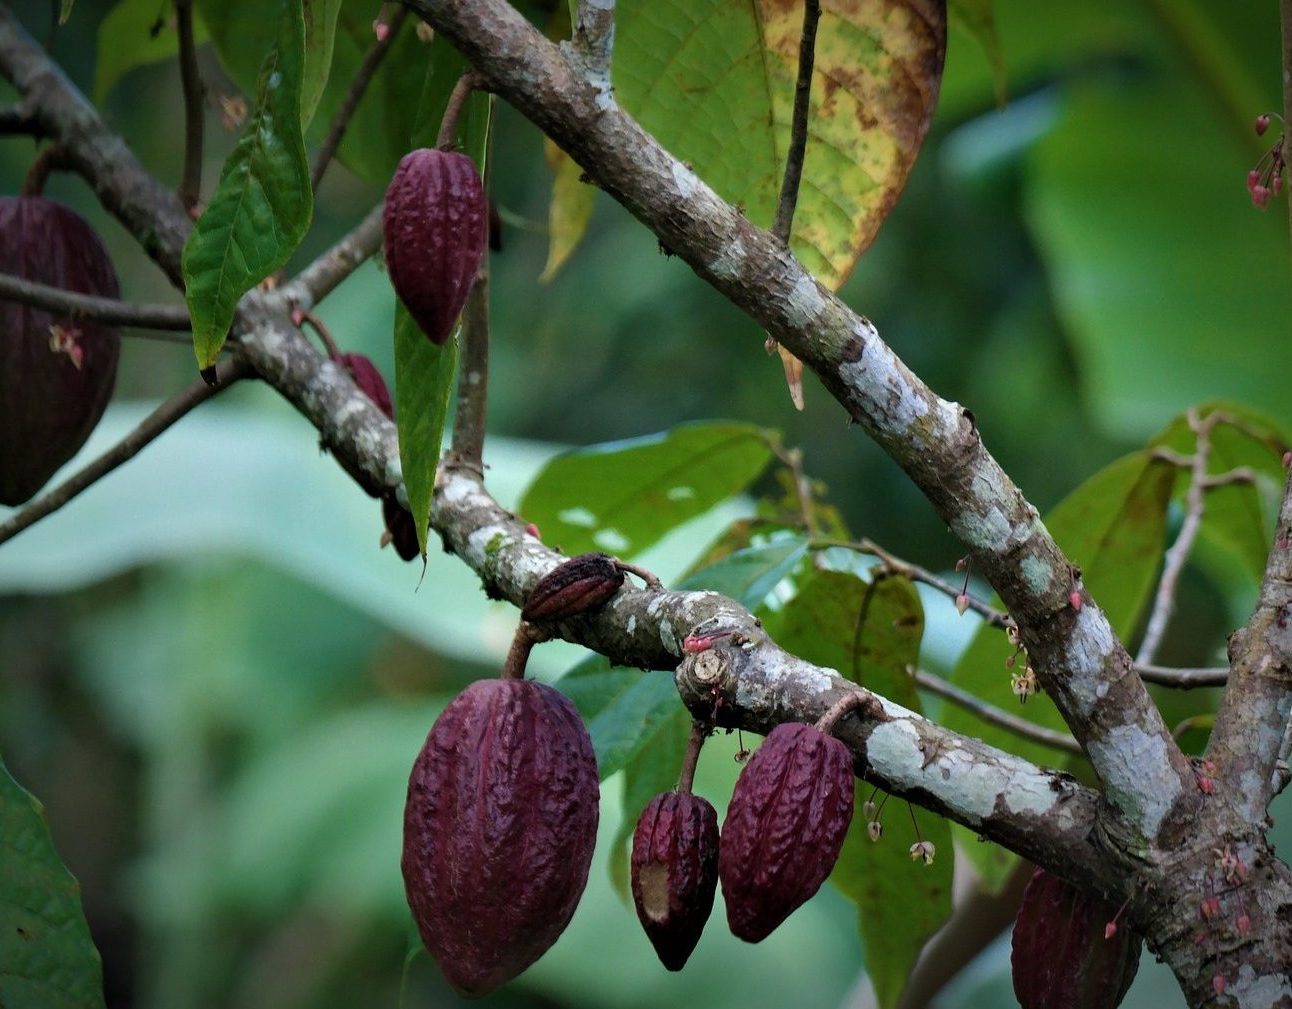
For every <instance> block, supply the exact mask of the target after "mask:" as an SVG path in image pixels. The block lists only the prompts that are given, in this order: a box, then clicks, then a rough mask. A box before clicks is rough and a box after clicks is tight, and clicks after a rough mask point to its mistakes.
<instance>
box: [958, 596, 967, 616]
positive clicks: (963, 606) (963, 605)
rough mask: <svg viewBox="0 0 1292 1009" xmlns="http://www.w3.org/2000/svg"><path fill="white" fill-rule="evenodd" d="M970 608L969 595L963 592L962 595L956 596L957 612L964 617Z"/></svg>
mask: <svg viewBox="0 0 1292 1009" xmlns="http://www.w3.org/2000/svg"><path fill="white" fill-rule="evenodd" d="M968 608H969V596H968V595H966V594H965V593H963V592H961V593H960V595H958V596H956V612H957V613H959V614H960V615H961V616H962V617H963V616H964V615H965V610H967V609H968Z"/></svg>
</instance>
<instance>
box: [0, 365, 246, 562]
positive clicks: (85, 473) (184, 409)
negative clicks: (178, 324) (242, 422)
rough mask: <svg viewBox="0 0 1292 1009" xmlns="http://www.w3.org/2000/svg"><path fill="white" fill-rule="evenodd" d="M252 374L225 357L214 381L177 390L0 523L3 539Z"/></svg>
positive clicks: (65, 501)
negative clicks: (111, 443) (106, 446)
mask: <svg viewBox="0 0 1292 1009" xmlns="http://www.w3.org/2000/svg"><path fill="white" fill-rule="evenodd" d="M250 374H252V368H251V365H250V363H248V362H247V360H246V359H245V358H243V357H242V356H241V355H233V356H230V357H226V358H224V359H223V360H222V361H220V362H219V363H218V364H217V365H216V366H215V375H216V384H215V385H213V386H212V385H207V383H206V382H205V381H202V380H198V381H197V382H194V383H193V384H192V385H190V386H189V387H188V388H186V389H184V390H182V391H180V392H178V393H176V394H175V395H174V396H172V397H171V398H170V399H168V400H166V402H164V403H162V404H161V406H159V407H157V409H156V410H154V411H153V412H152V413H150V414H149V415H148V416H147V417H145V418H144V419H143V420H142V421H141V422H140V423H139V426H138V427H136V428H135V429H134V430H133V431H131V432H130V433H129V434H127V435H126V436H125V437H124V438H122V439H121V441H119V442H117V444H116V445H114V446H112V448H110V449H108V451H106V452H105V453H103V455H101V456H99V457H98V458H97V459H95V460H94V461H93V462H91V463H90V464H89V465H87V466H86V467H85V468H84V469H81V470H79V471H78V472H76V473H74V474H73V475H72V476H70V477H68V478H67V480H65V481H64V482H63V483H61V484H59V485H58V486H57V487H55V488H54V489H53V490H51V491H49V492H48V493H47V494H43V495H41V496H40V497H38V498H37V499H36V500H35V501H33V502H31V503H30V504H29V505H27V506H26V507H25V508H23V510H22V511H20V512H18V513H17V514H16V515H14V516H12V517H11V518H9V519H8V520H7V521H5V522H3V523H0V543H5V542H7V541H8V540H11V539H13V538H14V537H15V536H17V535H18V534H19V533H20V532H22V531H23V530H24V529H27V528H30V527H31V526H33V525H35V524H36V523H37V522H39V521H40V520H41V519H43V518H45V517H46V516H47V515H52V514H53V513H54V512H56V511H58V509H60V508H62V507H63V505H65V504H67V503H68V502H69V501H71V500H72V499H73V498H75V497H76V496H77V495H79V494H80V493H81V492H82V491H84V490H86V489H87V488H89V487H90V486H92V485H93V484H95V483H97V482H98V481H99V480H101V479H103V477H105V476H107V475H108V474H109V473H111V472H112V471H113V470H114V469H116V468H117V467H118V466H120V465H121V464H122V463H125V462H128V461H129V460H131V459H133V458H134V457H135V456H136V455H138V454H139V453H140V452H141V451H142V450H143V449H144V447H145V446H147V445H148V444H150V443H151V442H153V441H154V440H156V439H157V437H158V436H159V435H161V433H162V432H163V431H165V430H166V429H167V428H169V427H171V425H173V424H174V423H175V422H176V421H178V420H179V419H180V418H181V417H183V416H184V415H185V414H186V413H188V412H189V411H190V410H192V409H193V408H194V407H196V406H198V405H199V404H201V403H205V402H206V401H207V400H208V399H210V398H211V397H212V396H214V395H216V394H217V393H219V392H221V391H222V390H224V389H227V388H228V387H229V386H231V385H233V384H234V383H236V382H237V381H238V380H239V379H242V378H246V377H247V376H248V375H250Z"/></svg>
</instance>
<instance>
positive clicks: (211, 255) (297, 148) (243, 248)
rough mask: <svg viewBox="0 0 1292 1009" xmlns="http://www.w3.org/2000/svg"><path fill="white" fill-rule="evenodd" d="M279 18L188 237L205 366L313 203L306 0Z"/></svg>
mask: <svg viewBox="0 0 1292 1009" xmlns="http://www.w3.org/2000/svg"><path fill="white" fill-rule="evenodd" d="M277 26H278V37H277V40H276V41H275V43H274V47H273V49H272V50H271V51H270V53H269V55H268V56H267V57H266V58H265V62H264V65H263V66H262V67H261V71H260V84H259V88H258V94H257V98H256V108H255V110H254V111H253V112H252V114H251V117H250V119H249V120H248V122H247V126H246V129H245V130H244V131H243V134H242V137H241V138H240V139H239V140H238V143H237V146H235V147H234V149H233V152H232V153H231V154H230V155H229V157H228V159H227V160H226V161H225V163H224V170H223V171H222V172H221V174H220V183H219V186H218V187H217V188H216V191H215V195H214V196H212V197H211V202H210V205H209V206H208V207H207V208H206V211H205V212H204V213H203V214H202V216H201V217H200V218H199V219H198V222H197V224H196V225H195V226H194V228H193V231H192V233H191V234H190V235H189V238H188V241H187V242H186V243H185V245H184V256H183V263H182V266H183V271H184V282H185V286H186V291H185V297H186V299H187V301H188V309H189V313H190V314H191V315H192V317H193V348H194V351H195V352H196V354H197V360H198V366H199V367H201V368H210V367H212V366H214V364H215V362H216V359H217V358H218V357H219V353H220V348H221V347H222V346H224V341H225V338H226V336H227V335H228V332H229V326H230V324H231V323H232V322H233V313H234V309H235V308H236V307H237V304H238V299H239V298H241V297H242V296H243V294H245V293H246V292H247V291H248V290H250V289H251V288H252V287H254V286H255V285H256V284H258V283H260V282H261V281H262V280H264V279H265V278H266V277H267V276H269V274H271V273H273V272H274V271H275V270H277V269H279V268H280V267H281V266H283V264H285V263H286V262H287V260H288V258H289V257H290V256H291V254H292V252H293V251H295V249H296V246H297V245H298V244H299V243H300V240H301V238H302V237H303V236H304V235H305V232H306V231H307V230H308V228H309V224H310V218H311V216H312V215H313V212H314V197H313V193H312V192H311V190H310V173H309V165H308V163H307V162H306V160H305V141H304V139H303V137H302V136H301V118H300V115H301V81H302V74H303V72H304V64H305V23H304V20H303V19H302V17H301V7H300V4H299V3H297V2H294V0H289V2H285V3H282V4H281V5H280V7H279V10H278V19H277Z"/></svg>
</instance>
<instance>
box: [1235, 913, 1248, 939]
mask: <svg viewBox="0 0 1292 1009" xmlns="http://www.w3.org/2000/svg"><path fill="white" fill-rule="evenodd" d="M1234 928H1236V929H1237V930H1238V934H1239V935H1247V934H1248V933H1249V932H1251V930H1252V919H1251V917H1250V916H1248V915H1247V914H1246V913H1243V914H1240V915H1239V916H1238V917H1237V918H1235V919H1234Z"/></svg>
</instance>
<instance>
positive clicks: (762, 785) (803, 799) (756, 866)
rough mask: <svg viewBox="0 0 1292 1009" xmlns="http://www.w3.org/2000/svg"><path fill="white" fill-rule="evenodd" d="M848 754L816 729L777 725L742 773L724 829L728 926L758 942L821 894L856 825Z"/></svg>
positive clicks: (721, 864) (721, 869) (721, 870)
mask: <svg viewBox="0 0 1292 1009" xmlns="http://www.w3.org/2000/svg"><path fill="white" fill-rule="evenodd" d="M852 800H853V769H852V754H851V753H850V752H849V751H848V748H847V747H846V746H845V745H844V744H843V743H841V742H840V741H839V740H837V739H835V738H834V737H833V736H829V735H826V734H825V733H824V732H822V731H821V730H820V729H818V728H816V726H813V725H800V724H797V723H785V724H782V725H778V726H776V728H774V729H773V730H772V731H771V734H770V735H768V737H767V739H765V740H764V741H763V745H762V746H760V747H759V748H758V749H757V751H755V753H754V755H753V757H752V758H751V759H750V761H749V763H747V764H746V765H745V767H744V769H743V770H742V771H741V772H740V777H739V779H737V781H736V787H735V790H734V791H733V792H732V795H731V805H730V806H729V807H728V810H727V819H726V821H725V823H724V824H723V827H722V853H721V855H720V856H719V858H718V875H719V877H720V878H721V879H722V894H723V897H724V899H725V900H726V903H727V924H728V925H729V926H730V927H731V931H732V934H734V935H735V936H737V937H738V938H740V939H744V940H745V941H746V942H759V941H760V940H762V939H765V938H766V937H767V936H768V935H770V934H771V932H772V931H773V930H774V929H775V928H776V927H777V926H778V925H779V924H780V923H781V922H783V921H784V920H785V919H786V918H788V917H789V916H790V914H791V913H792V912H793V911H794V910H795V909H797V908H798V907H799V905H801V904H802V903H803V902H804V901H806V900H807V899H808V898H809V897H811V896H812V895H813V894H814V893H816V892H817V890H818V889H820V887H821V884H822V883H824V882H825V880H826V877H827V876H829V875H830V870H831V869H833V868H834V863H835V862H836V861H837V860H838V858H839V851H840V849H841V848H842V847H843V841H844V837H845V836H846V835H847V833H848V824H849V823H850V822H851V820H852Z"/></svg>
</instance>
